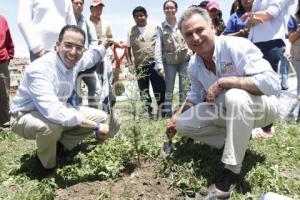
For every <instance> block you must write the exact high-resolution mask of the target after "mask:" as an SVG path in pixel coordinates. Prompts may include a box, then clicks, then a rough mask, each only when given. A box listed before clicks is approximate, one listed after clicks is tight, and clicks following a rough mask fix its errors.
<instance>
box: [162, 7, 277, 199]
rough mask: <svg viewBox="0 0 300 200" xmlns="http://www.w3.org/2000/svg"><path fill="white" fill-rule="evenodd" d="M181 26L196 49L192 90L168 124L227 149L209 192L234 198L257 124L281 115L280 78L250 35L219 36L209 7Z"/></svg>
mask: <svg viewBox="0 0 300 200" xmlns="http://www.w3.org/2000/svg"><path fill="white" fill-rule="evenodd" d="M178 27H179V29H180V30H181V32H182V35H183V37H184V39H185V41H186V43H187V45H188V47H189V48H190V49H191V50H192V51H194V52H195V54H194V55H193V57H192V58H191V61H190V63H189V68H188V75H189V79H190V82H191V91H190V92H189V94H188V97H187V100H186V102H185V103H184V104H183V105H182V107H181V108H180V109H179V110H178V111H177V112H176V113H175V114H174V115H173V116H172V118H171V119H170V121H169V122H168V124H167V129H166V134H167V136H168V137H169V138H172V137H173V136H174V135H175V134H176V132H178V133H179V134H181V135H183V136H187V137H190V138H193V139H194V140H196V141H201V142H203V143H206V144H208V145H210V146H212V147H215V148H218V149H221V148H224V150H223V155H222V162H223V163H224V164H225V165H224V168H223V170H222V171H221V172H220V174H219V176H218V177H219V178H217V180H215V184H213V185H211V186H210V187H209V188H208V190H207V192H208V195H209V196H212V197H217V198H228V197H229V196H230V188H232V186H234V185H236V184H237V183H238V182H239V181H240V180H241V177H240V171H241V167H242V162H243V159H244V156H245V152H246V149H247V146H248V143H249V140H250V137H251V131H252V129H253V128H255V127H263V126H265V125H268V124H269V123H271V122H272V121H274V119H276V118H277V117H278V115H279V101H278V98H277V95H278V94H279V92H280V82H279V79H278V77H277V74H276V73H275V72H274V71H273V70H272V68H271V66H270V64H269V63H268V62H267V61H266V60H264V59H263V58H262V57H263V55H262V53H261V52H260V51H259V49H258V48H257V47H255V46H254V45H253V44H252V43H251V42H250V41H248V40H246V39H244V38H239V37H232V36H220V37H218V36H214V30H213V25H212V23H211V19H210V17H209V15H208V13H207V12H206V11H205V10H203V9H200V8H195V7H191V8H189V9H187V10H186V11H185V12H184V13H183V15H182V17H181V19H180V20H179V22H178Z"/></svg>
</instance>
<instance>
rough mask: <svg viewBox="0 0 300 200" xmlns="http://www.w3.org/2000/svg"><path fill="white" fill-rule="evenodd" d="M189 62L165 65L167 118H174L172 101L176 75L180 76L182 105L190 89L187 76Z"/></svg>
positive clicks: (180, 99)
mask: <svg viewBox="0 0 300 200" xmlns="http://www.w3.org/2000/svg"><path fill="white" fill-rule="evenodd" d="M187 66H188V62H186V63H182V64H176V65H171V64H166V63H164V70H165V82H166V94H165V107H164V108H165V111H166V117H171V116H172V101H173V91H174V85H175V79H176V73H177V72H178V75H179V101H180V103H182V102H183V101H184V100H185V97H186V93H187V88H188V84H189V81H188V76H187Z"/></svg>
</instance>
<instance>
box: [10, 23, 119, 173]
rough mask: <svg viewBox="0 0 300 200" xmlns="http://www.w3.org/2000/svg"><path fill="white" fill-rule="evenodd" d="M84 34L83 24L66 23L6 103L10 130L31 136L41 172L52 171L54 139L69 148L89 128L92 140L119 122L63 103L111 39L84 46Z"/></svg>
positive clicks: (113, 130) (28, 68) (114, 128)
mask: <svg viewBox="0 0 300 200" xmlns="http://www.w3.org/2000/svg"><path fill="white" fill-rule="evenodd" d="M85 39H86V38H85V34H84V32H83V30H82V29H80V28H78V27H77V26H75V25H66V26H65V27H64V28H63V29H62V30H61V32H60V34H59V38H58V42H57V43H56V46H55V50H53V51H50V52H49V53H47V54H46V55H44V56H43V57H41V58H39V59H37V60H36V61H35V62H33V63H31V64H30V65H29V66H28V67H27V68H26V71H25V74H24V75H23V77H22V80H21V84H20V86H19V88H18V91H17V94H16V96H15V98H14V100H13V102H12V105H11V110H10V113H11V129H12V131H13V132H14V133H16V134H18V135H19V136H21V137H24V138H25V139H33V140H36V145H37V161H38V162H37V163H39V165H42V166H41V169H42V170H44V171H45V173H47V172H49V173H51V172H53V169H54V168H55V166H56V154H57V153H58V152H57V146H58V145H57V144H59V145H60V146H61V145H62V146H63V148H64V149H65V150H71V149H73V148H74V147H75V146H76V145H77V144H78V143H79V142H80V141H82V140H83V139H84V138H85V137H86V136H88V135H89V134H91V133H92V131H94V133H95V137H96V139H97V138H98V139H99V138H100V137H101V138H102V139H105V138H107V137H108V136H110V134H115V132H116V131H118V127H119V126H118V124H110V126H108V125H107V124H105V122H106V121H107V118H108V117H107V115H106V113H105V112H103V111H101V110H97V109H94V108H89V107H78V108H74V107H70V106H68V105H67V99H68V97H69V96H70V95H71V93H72V90H73V89H74V82H75V79H76V77H77V75H78V72H80V71H84V70H85V69H87V68H90V67H92V66H94V65H95V64H96V63H97V62H99V60H101V59H103V58H104V55H105V52H106V48H107V47H108V46H109V44H110V43H111V41H108V40H107V41H104V42H103V43H102V44H101V45H94V46H90V48H89V49H88V50H87V51H85V48H84V44H85ZM109 129H111V130H109ZM113 132H114V133H113ZM49 173H48V174H49Z"/></svg>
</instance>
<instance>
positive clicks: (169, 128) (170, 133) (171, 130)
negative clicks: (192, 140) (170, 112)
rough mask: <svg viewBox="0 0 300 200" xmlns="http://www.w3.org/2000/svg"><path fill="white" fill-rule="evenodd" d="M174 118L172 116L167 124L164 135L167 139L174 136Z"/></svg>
mask: <svg viewBox="0 0 300 200" xmlns="http://www.w3.org/2000/svg"><path fill="white" fill-rule="evenodd" d="M176 132H177V130H176V117H175V116H173V117H172V118H171V119H169V120H168V122H167V129H166V135H167V137H168V139H172V138H173V137H174V136H175V135H176Z"/></svg>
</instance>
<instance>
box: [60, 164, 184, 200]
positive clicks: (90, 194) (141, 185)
mask: <svg viewBox="0 0 300 200" xmlns="http://www.w3.org/2000/svg"><path fill="white" fill-rule="evenodd" d="M156 165H157V162H153V161H143V162H142V163H141V165H140V166H139V167H137V166H136V165H135V164H130V165H128V166H127V168H126V170H125V171H126V172H124V174H123V176H122V177H121V178H119V179H117V180H108V181H95V182H88V183H79V184H76V185H73V186H71V187H68V188H65V189H59V190H57V191H56V195H57V196H56V199H58V200H67V199H72V200H95V199H114V200H115V199H122V200H123V199H149V200H155V199H168V200H169V199H182V198H180V197H179V194H178V192H177V191H176V190H175V189H173V188H169V184H168V183H167V181H166V180H165V179H163V178H160V177H157V176H156V172H155V166H156Z"/></svg>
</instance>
